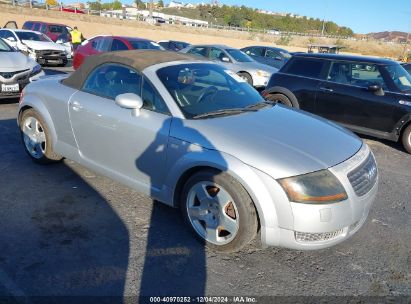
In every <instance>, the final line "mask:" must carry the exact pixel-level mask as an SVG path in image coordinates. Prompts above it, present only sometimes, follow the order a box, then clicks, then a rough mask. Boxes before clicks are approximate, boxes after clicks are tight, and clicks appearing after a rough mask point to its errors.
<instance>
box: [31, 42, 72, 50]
mask: <svg viewBox="0 0 411 304" xmlns="http://www.w3.org/2000/svg"><path fill="white" fill-rule="evenodd" d="M23 43H24V44H25V45H27V46H28V47H29V48H31V49H34V50H37V51H41V50H55V51H65V48H64V47H63V46H61V45H59V44H57V43H54V42H49V41H33V40H23Z"/></svg>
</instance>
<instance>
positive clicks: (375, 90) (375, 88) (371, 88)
mask: <svg viewBox="0 0 411 304" xmlns="http://www.w3.org/2000/svg"><path fill="white" fill-rule="evenodd" d="M368 91H370V92H372V93H374V94H375V95H377V96H384V94H385V93H384V90H383V89H382V87H381V86H380V85H378V84H372V85H369V86H368Z"/></svg>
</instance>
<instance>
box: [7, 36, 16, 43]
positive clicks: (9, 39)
mask: <svg viewBox="0 0 411 304" xmlns="http://www.w3.org/2000/svg"><path fill="white" fill-rule="evenodd" d="M6 39H7V40H8V41H10V42H16V39H14V37H7V38H6Z"/></svg>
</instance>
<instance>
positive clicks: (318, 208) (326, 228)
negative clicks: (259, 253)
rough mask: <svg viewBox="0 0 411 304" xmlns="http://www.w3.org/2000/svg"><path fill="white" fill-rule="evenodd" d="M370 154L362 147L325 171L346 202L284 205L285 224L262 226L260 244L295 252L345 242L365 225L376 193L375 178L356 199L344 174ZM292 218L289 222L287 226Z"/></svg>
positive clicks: (376, 182) (376, 184)
mask: <svg viewBox="0 0 411 304" xmlns="http://www.w3.org/2000/svg"><path fill="white" fill-rule="evenodd" d="M370 153H371V151H370V149H369V148H368V146H367V145H366V144H364V145H363V147H362V148H361V149H360V151H359V152H357V154H355V155H354V156H353V157H351V158H350V159H348V160H346V161H345V162H343V163H341V164H339V165H337V166H334V167H332V168H329V170H330V171H331V172H332V173H333V174H334V175H335V176H337V178H338V179H339V180H340V181H341V183H342V184H343V186H344V188H345V190H346V192H347V194H348V199H347V200H345V201H342V202H338V203H334V204H302V203H293V202H291V203H290V202H288V204H289V207H290V208H289V210H290V211H289V212H290V213H291V214H290V215H289V217H288V219H289V220H288V222H287V223H285V222H281V221H280V220H279V225H278V227H262V229H261V230H262V243H263V244H265V245H269V246H280V247H286V248H292V249H299V250H313V249H321V248H327V247H330V246H333V245H336V244H338V243H341V242H342V241H344V240H346V239H348V238H349V237H351V236H352V235H353V234H355V233H356V232H357V231H358V230H359V229H360V228H361V227H362V226H363V225H364V223H365V222H366V219H367V216H368V214H369V211H370V208H371V205H372V202H373V201H374V200H375V197H376V195H377V191H378V177H377V178H376V181H375V183H374V184H373V186H372V187H371V189H370V190H369V191H368V192H367V193H366V194H364V195H362V196H358V195H357V194H356V193H355V191H354V189H353V187H352V185H351V183H350V181H349V179H348V177H347V175H348V174H349V173H350V172H352V171H353V170H354V169H355V168H357V167H359V166H361V165H362V164H363V163H364V162H365V161H366V160H367V158H368V156H369V155H370ZM290 219H292V223H290Z"/></svg>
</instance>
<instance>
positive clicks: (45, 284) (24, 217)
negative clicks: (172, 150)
mask: <svg viewBox="0 0 411 304" xmlns="http://www.w3.org/2000/svg"><path fill="white" fill-rule="evenodd" d="M0 142H1V143H2V144H1V145H0V170H1V171H2V174H1V175H0V193H1V196H0V221H1V223H2V224H1V228H0V240H1V242H0V265H1V266H0V302H2V299H3V300H7V301H9V302H10V303H14V300H16V302H22V301H23V302H28V303H41V304H43V303H73V301H74V302H76V303H99V304H100V303H123V302H125V301H126V302H127V301H131V302H132V303H135V302H140V303H148V302H150V298H149V296H158V295H164V296H187V295H193V296H194V295H195V296H202V295H204V289H205V282H206V263H205V247H204V244H202V243H201V242H198V241H197V240H196V239H195V238H194V237H193V235H192V233H190V231H188V229H186V227H185V225H184V224H183V220H182V218H181V215H180V212H179V210H178V209H173V208H170V207H168V206H165V205H164V204H161V203H158V202H153V208H152V212H151V217H150V219H147V222H148V225H147V226H148V227H147V229H148V235H147V241H146V243H145V244H146V246H145V248H144V247H138V248H132V249H131V250H132V251H133V252H134V254H135V255H137V256H139V255H144V267H143V268H142V269H141V268H140V270H139V269H129V267H131V266H130V265H129V260H130V243H131V244H133V246H135V245H136V244H135V243H132V242H130V235H129V233H130V226H127V224H125V221H124V218H122V217H120V215H119V214H118V212H116V210H115V208H116V207H118V206H115V205H114V206H113V205H112V204H113V203H112V201H111V200H110V201H108V200H107V199H105V198H104V197H103V196H102V195H101V194H100V193H99V192H98V190H96V189H97V188H96V187H95V186H93V185H92V184H89V183H88V182H87V180H85V179H84V178H83V177H82V176H80V175H79V173H77V172H76V171H77V169H76V166H74V168H72V166H69V165H68V164H67V161H64V162H61V163H56V164H51V165H47V166H41V165H38V164H36V163H34V162H33V161H31V160H30V158H29V156H28V155H27V154H26V153H25V152H24V149H23V144H22V143H21V140H20V135H19V132H18V128H17V126H16V121H15V120H14V119H7V120H0ZM150 151H151V150H150V149H148V150H147V152H148V153H150ZM77 167H79V166H77ZM129 207H130V209H131V208H133V206H129ZM137 208H138V207H137ZM136 221H138V220H136ZM131 229H132V228H131ZM133 233H135V232H134V231H133ZM137 246H139V245H138V244H137ZM133 258H135V256H134V257H133ZM134 266H135V265H133V267H134ZM138 266H140V265H138ZM130 273H132V274H130ZM126 281H127V282H128V283H126ZM138 282H140V286H138ZM126 284H127V286H126ZM125 293H126V295H125ZM73 296H74V298H73ZM136 296H140V298H139V299H137V298H136Z"/></svg>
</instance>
